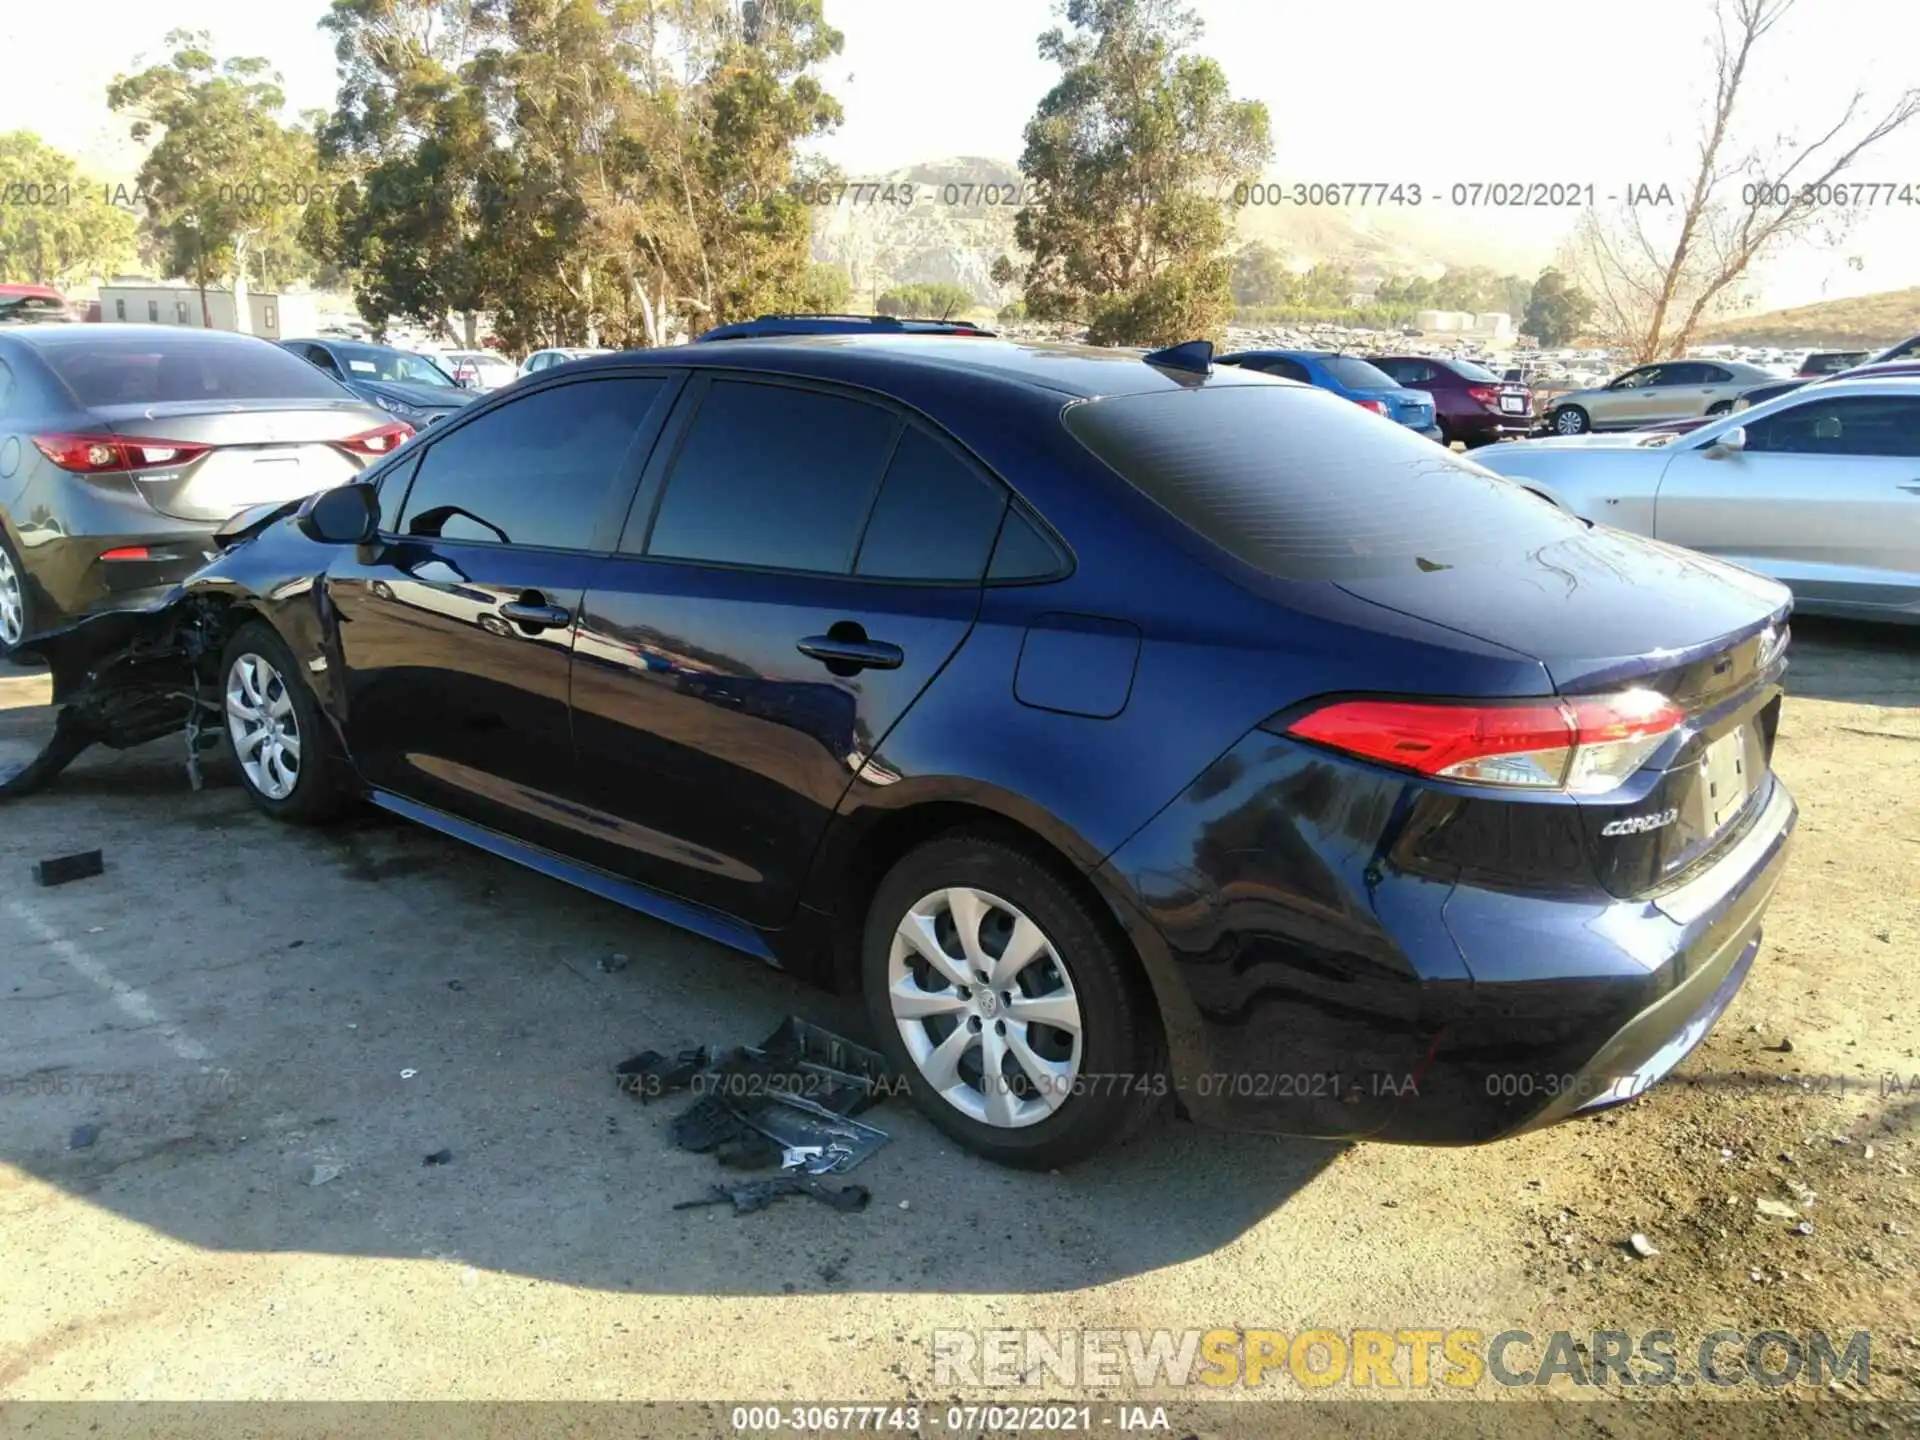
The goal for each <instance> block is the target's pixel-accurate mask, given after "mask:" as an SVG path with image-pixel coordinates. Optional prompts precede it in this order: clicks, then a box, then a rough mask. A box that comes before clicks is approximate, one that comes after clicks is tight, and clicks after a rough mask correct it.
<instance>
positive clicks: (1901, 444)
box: [1746, 395, 1920, 458]
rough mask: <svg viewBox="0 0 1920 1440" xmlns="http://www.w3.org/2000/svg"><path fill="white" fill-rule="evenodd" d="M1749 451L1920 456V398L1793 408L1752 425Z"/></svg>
mask: <svg viewBox="0 0 1920 1440" xmlns="http://www.w3.org/2000/svg"><path fill="white" fill-rule="evenodd" d="M1746 453H1748V454H1759V455H1878V456H1899V457H1903V458H1904V457H1920V400H1909V399H1906V398H1905V397H1903V396H1897V395H1852V396H1846V397H1841V398H1835V399H1829V400H1815V401H1809V402H1808V403H1807V404H1805V405H1795V406H1793V407H1792V408H1790V409H1787V410H1781V411H1778V412H1776V413H1775V414H1773V415H1769V416H1768V417H1767V418H1765V419H1764V420H1756V421H1754V422H1752V423H1751V424H1749V425H1748V427H1747V443H1746Z"/></svg>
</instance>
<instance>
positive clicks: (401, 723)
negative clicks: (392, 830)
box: [328, 374, 680, 849]
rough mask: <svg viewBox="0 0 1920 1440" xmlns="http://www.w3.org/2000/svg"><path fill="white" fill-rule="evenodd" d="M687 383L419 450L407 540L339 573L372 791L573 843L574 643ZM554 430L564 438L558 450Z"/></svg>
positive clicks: (615, 396)
mask: <svg viewBox="0 0 1920 1440" xmlns="http://www.w3.org/2000/svg"><path fill="white" fill-rule="evenodd" d="M679 383H680V381H679V377H678V376H662V375H658V374H654V375H640V374H630V375H625V376H610V377H604V378H594V379H585V380H581V381H576V382H574V383H573V384H568V385H559V386H547V387H542V388H541V389H537V390H534V391H531V392H528V393H524V394H518V395H515V396H514V397H513V398H512V399H511V400H509V401H507V402H506V403H505V404H503V405H500V406H497V407H494V408H492V409H491V411H490V412H489V413H485V414H481V415H479V416H476V417H475V418H474V420H473V421H472V422H470V423H467V424H463V425H461V426H458V427H456V428H455V429H453V430H452V431H450V432H449V433H448V434H446V435H445V436H441V437H438V438H436V439H435V441H434V442H433V443H432V444H430V445H427V446H425V447H424V449H423V451H422V453H421V456H420V458H419V459H418V461H417V462H415V463H414V464H413V465H412V466H411V467H410V469H411V474H410V476H409V474H408V473H407V472H408V470H409V467H407V466H402V467H399V468H398V469H397V470H396V473H395V476H394V479H395V481H396V482H404V481H406V480H408V479H409V478H410V481H411V483H410V484H409V485H408V489H407V493H406V495H405V497H404V499H403V500H402V501H400V502H398V504H397V507H396V506H395V504H394V502H393V501H392V499H391V497H389V496H387V495H386V494H385V487H383V493H382V512H383V516H385V515H388V514H392V513H395V512H396V508H397V513H398V514H399V516H400V519H399V521H398V522H397V529H398V531H399V533H397V534H394V535H391V536H388V537H386V538H384V539H383V540H382V541H381V543H379V544H378V545H375V546H369V547H363V548H362V549H360V550H358V551H353V552H347V553H346V554H343V555H342V557H341V558H340V559H339V560H338V561H336V563H335V564H334V565H333V566H332V567H330V570H329V578H328V584H329V590H330V599H331V601H332V603H333V607H334V610H335V612H336V614H337V615H338V618H339V625H338V634H339V637H340V639H339V647H340V653H341V660H342V665H343V669H344V672H345V676H344V685H343V692H344V695H345V701H346V704H345V712H346V717H347V725H348V729H349V732H350V740H351V748H352V752H353V755H354V758H355V760H356V762H357V763H358V764H359V766H360V769H361V772H362V774H363V776H364V778H365V779H366V781H367V783H369V784H370V785H373V786H375V787H377V788H379V789H383V790H388V791H391V792H393V793H395V794H398V795H401V796H404V797H406V798H408V799H411V800H415V801H418V802H420V803H422V804H427V805H432V806H434V807H436V808H438V809H442V810H446V811H448V812H450V813H452V814H455V815H459V816H461V817H462V818H465V819H468V820H471V821H474V822H475V823H478V824H482V825H486V826H488V827H490V828H493V829H498V830H503V831H506V832H507V833H509V834H513V835H516V836H519V837H520V838H523V839H527V840H531V841H533V842H534V843H536V844H545V845H549V846H551V847H554V848H561V849H564V848H567V841H568V838H569V836H570V835H571V834H572V833H573V832H574V830H575V829H576V828H577V825H576V817H575V816H574V814H573V811H572V809H571V808H570V807H573V806H577V804H578V803H579V801H580V799H581V784H580V773H579V768H578V762H577V756H576V753H575V749H574V745H573V738H572V719H571V712H570V704H571V683H572V680H571V677H572V651H573V645H574V638H575V635H576V633H577V631H578V628H579V623H580V615H581V610H582V606H583V602H584V599H585V596H586V593H587V590H588V588H589V587H590V586H591V585H592V584H593V583H594V581H595V579H596V577H597V575H598V573H599V571H600V569H601V567H602V566H604V564H605V563H606V562H605V556H606V553H607V552H608V551H610V550H611V549H612V544H613V539H614V537H616V536H617V535H618V533H619V528H620V524H621V521H622V518H623V515H624V511H625V509H626V507H627V505H628V503H629V501H630V499H631V496H632V492H633V487H634V484H635V481H636V478H637V475H638V472H639V468H640V466H641V464H642V463H644V459H645V455H646V452H647V450H648V448H649V447H650V445H651V442H652V438H653V437H654V435H656V434H657V433H658V428H659V423H660V421H661V419H662V418H663V416H664V414H665V413H666V409H667V407H668V406H669V405H670V403H671V399H672V396H673V394H674V392H675V391H676V390H677V388H678V385H679ZM555 434H564V435H567V436H568V437H569V439H570V443H569V444H568V445H565V446H556V445H554V444H553V443H552V438H553V436H554V435H555Z"/></svg>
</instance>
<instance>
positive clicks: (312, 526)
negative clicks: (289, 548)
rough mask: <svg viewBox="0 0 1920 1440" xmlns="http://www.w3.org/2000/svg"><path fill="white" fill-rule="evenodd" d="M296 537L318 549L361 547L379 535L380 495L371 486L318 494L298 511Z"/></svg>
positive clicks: (355, 486)
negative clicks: (304, 537)
mask: <svg viewBox="0 0 1920 1440" xmlns="http://www.w3.org/2000/svg"><path fill="white" fill-rule="evenodd" d="M299 525H300V533H301V534H303V535H305V536H306V537H307V538H308V539H309V540H314V541H318V542H319V543H320V544H322V545H365V544H368V543H369V542H371V541H372V540H374V539H375V538H377V537H378V536H379V534H380V492H379V491H378V490H376V489H374V487H373V486H371V485H361V484H357V483H356V484H353V485H342V486H340V487H339V488H338V489H335V490H322V491H321V492H320V493H319V494H318V495H315V496H313V497H312V498H311V499H310V500H308V501H307V503H306V504H304V505H302V506H301V507H300V515H299Z"/></svg>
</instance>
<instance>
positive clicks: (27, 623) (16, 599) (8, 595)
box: [0, 528, 35, 655]
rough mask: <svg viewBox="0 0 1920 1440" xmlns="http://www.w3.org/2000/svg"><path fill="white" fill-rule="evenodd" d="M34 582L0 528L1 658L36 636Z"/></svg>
mask: <svg viewBox="0 0 1920 1440" xmlns="http://www.w3.org/2000/svg"><path fill="white" fill-rule="evenodd" d="M33 608H34V607H33V581H32V580H31V579H30V578H28V575H27V567H26V566H25V565H23V564H21V563H20V557H19V556H18V555H16V554H15V553H14V549H13V545H12V543H11V542H10V541H9V540H8V539H7V536H6V531H5V530H4V528H0V655H9V654H11V653H13V649H14V647H15V646H17V645H18V644H19V643H20V642H21V641H22V640H24V639H26V638H27V636H29V635H31V634H33V632H34V625H35V621H34V618H33Z"/></svg>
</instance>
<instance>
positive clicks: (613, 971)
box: [600, 951, 631, 975]
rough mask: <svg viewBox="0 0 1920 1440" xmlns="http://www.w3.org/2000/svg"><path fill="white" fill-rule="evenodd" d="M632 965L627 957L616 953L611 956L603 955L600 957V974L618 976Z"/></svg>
mask: <svg viewBox="0 0 1920 1440" xmlns="http://www.w3.org/2000/svg"><path fill="white" fill-rule="evenodd" d="M630 963H631V962H630V961H629V960H628V959H627V957H626V956H624V955H622V954H620V953H619V952H618V951H615V952H614V953H613V954H611V955H602V956H601V957H600V972H601V974H603V975H618V974H619V973H620V972H621V971H622V970H624V969H626V968H627V966H628V965H629V964H630Z"/></svg>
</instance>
